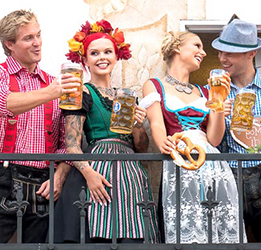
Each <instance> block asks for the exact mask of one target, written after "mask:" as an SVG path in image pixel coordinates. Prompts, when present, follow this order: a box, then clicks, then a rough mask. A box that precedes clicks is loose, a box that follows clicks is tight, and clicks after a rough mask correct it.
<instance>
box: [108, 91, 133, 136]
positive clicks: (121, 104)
mask: <svg viewBox="0 0 261 250" xmlns="http://www.w3.org/2000/svg"><path fill="white" fill-rule="evenodd" d="M135 97H136V94H135V91H133V90H131V89H127V88H119V89H117V91H116V95H115V97H114V98H113V110H112V114H111V124H110V130H111V131H112V132H115V133H120V134H130V133H131V132H132V126H133V122H134V109H135Z"/></svg>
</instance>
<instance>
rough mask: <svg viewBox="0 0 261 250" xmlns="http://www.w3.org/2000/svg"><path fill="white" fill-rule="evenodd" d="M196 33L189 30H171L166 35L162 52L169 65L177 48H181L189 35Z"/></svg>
mask: <svg viewBox="0 0 261 250" xmlns="http://www.w3.org/2000/svg"><path fill="white" fill-rule="evenodd" d="M191 35H194V36H196V34H194V33H192V32H189V31H178V32H173V31H169V32H168V33H167V35H166V36H165V38H164V40H163V42H162V46H161V53H162V55H163V60H164V61H166V63H167V65H168V66H170V64H171V61H172V58H173V55H174V54H175V49H179V48H180V46H182V45H183V44H184V42H185V40H186V39H187V37H188V36H191Z"/></svg>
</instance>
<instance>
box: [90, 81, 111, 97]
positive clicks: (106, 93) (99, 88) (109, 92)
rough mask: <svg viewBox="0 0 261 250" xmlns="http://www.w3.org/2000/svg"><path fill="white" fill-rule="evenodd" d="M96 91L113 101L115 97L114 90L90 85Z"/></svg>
mask: <svg viewBox="0 0 261 250" xmlns="http://www.w3.org/2000/svg"><path fill="white" fill-rule="evenodd" d="M92 84H93V85H94V86H95V88H96V89H98V90H99V91H100V92H102V93H103V94H105V95H107V96H109V97H111V98H112V99H113V97H114V96H115V89H114V88H106V87H101V86H97V85H96V84H94V83H92Z"/></svg>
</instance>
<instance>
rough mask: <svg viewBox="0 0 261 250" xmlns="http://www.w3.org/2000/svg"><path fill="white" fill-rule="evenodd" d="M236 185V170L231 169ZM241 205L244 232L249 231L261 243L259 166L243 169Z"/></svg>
mask: <svg viewBox="0 0 261 250" xmlns="http://www.w3.org/2000/svg"><path fill="white" fill-rule="evenodd" d="M231 169H232V172H233V174H234V176H235V179H236V182H237V183H238V175H237V169H236V168H231ZM242 171H243V204H244V222H245V227H246V231H248V229H251V231H252V234H253V237H254V239H253V240H252V239H251V237H250V236H249V235H248V241H250V242H251V241H257V242H261V166H259V165H258V166H255V167H250V168H243V169H242Z"/></svg>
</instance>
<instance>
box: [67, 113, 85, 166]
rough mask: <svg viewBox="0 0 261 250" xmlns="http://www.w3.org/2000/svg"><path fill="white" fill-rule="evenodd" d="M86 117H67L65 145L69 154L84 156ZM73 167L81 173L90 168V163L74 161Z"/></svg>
mask: <svg viewBox="0 0 261 250" xmlns="http://www.w3.org/2000/svg"><path fill="white" fill-rule="evenodd" d="M84 121H85V116H76V115H67V116H66V117H65V144H66V151H67V153H69V154H82V153H83V152H82V148H81V143H82V133H83V124H84ZM73 165H74V166H75V167H76V168H77V169H78V170H80V171H83V170H84V169H85V168H86V167H89V163H88V162H87V161H86V162H82V161H73Z"/></svg>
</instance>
